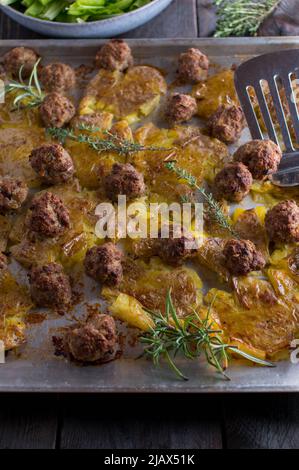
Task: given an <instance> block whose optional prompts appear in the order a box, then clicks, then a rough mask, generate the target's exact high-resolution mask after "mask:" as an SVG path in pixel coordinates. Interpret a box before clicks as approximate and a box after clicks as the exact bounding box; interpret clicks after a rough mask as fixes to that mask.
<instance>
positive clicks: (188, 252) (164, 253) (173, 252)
mask: <svg viewBox="0 0 299 470" xmlns="http://www.w3.org/2000/svg"><path fill="white" fill-rule="evenodd" d="M180 233H181V234H180ZM178 235H179V236H177V237H175V236H174V234H173V230H172V229H171V230H170V235H169V237H167V238H160V239H158V240H157V244H156V252H157V255H158V256H160V258H161V259H162V260H163V261H165V262H166V263H168V264H170V265H171V266H180V265H181V264H183V262H184V261H185V260H186V259H188V258H191V257H192V256H194V255H196V253H197V252H198V247H197V243H196V240H195V238H194V236H193V235H192V233H188V232H186V233H182V231H181V230H180V229H178Z"/></svg>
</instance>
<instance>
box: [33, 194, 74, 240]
mask: <svg viewBox="0 0 299 470" xmlns="http://www.w3.org/2000/svg"><path fill="white" fill-rule="evenodd" d="M27 225H28V228H29V231H30V232H31V234H32V235H39V236H40V237H42V238H46V237H49V238H54V237H57V236H59V235H62V234H63V232H65V230H66V229H68V228H69V227H70V216H69V212H68V210H67V208H66V207H65V205H64V204H63V202H62V201H61V199H60V198H59V197H58V196H56V195H55V194H53V193H50V192H45V193H42V194H39V195H37V196H36V197H35V198H34V199H33V201H32V204H31V207H30V213H29V215H28V217H27Z"/></svg>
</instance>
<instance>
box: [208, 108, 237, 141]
mask: <svg viewBox="0 0 299 470" xmlns="http://www.w3.org/2000/svg"><path fill="white" fill-rule="evenodd" d="M244 127H245V116H244V114H243V111H242V108H241V107H240V106H237V105H235V104H231V105H226V106H219V108H218V109H217V111H216V112H215V113H214V114H212V116H211V117H210V119H209V121H208V128H209V130H210V133H211V135H212V136H213V137H215V138H216V139H219V140H221V141H222V142H224V143H226V144H233V143H234V142H236V141H237V140H238V139H239V138H240V136H241V133H242V131H243V129H244Z"/></svg>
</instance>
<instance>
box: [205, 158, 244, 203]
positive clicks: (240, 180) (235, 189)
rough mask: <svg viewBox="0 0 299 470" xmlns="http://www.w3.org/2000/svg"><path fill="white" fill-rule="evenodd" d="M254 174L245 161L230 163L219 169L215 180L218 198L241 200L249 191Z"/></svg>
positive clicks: (215, 190)
mask: <svg viewBox="0 0 299 470" xmlns="http://www.w3.org/2000/svg"><path fill="white" fill-rule="evenodd" d="M251 185H252V175H251V173H250V171H249V170H248V168H247V167H246V166H245V165H243V163H228V164H227V165H225V166H224V168H223V169H222V170H221V171H219V173H218V174H217V175H216V178H215V181H214V192H215V196H216V197H217V198H218V199H222V198H223V199H226V200H227V201H230V202H240V201H242V199H243V198H244V197H245V196H246V195H247V194H248V193H249V191H250V188H251Z"/></svg>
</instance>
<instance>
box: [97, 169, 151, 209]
mask: <svg viewBox="0 0 299 470" xmlns="http://www.w3.org/2000/svg"><path fill="white" fill-rule="evenodd" d="M104 184H105V191H106V194H107V196H108V197H109V199H111V200H112V201H117V197H118V196H119V195H125V196H127V197H128V198H130V199H134V198H137V197H139V196H142V195H143V194H144V192H145V184H144V179H143V175H142V174H141V173H139V172H138V171H137V170H136V169H135V168H134V167H133V166H132V165H131V164H130V163H115V164H114V165H113V167H112V171H111V173H110V174H109V175H107V176H106V178H105V183H104Z"/></svg>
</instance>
